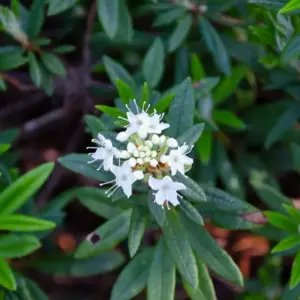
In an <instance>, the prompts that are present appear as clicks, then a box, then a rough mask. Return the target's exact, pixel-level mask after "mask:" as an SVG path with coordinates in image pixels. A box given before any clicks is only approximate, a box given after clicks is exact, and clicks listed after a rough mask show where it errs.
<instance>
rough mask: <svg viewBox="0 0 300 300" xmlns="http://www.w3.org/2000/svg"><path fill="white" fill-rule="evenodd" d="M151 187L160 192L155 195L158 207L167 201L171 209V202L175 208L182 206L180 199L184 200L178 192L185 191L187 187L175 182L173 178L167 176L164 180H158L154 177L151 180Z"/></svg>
mask: <svg viewBox="0 0 300 300" xmlns="http://www.w3.org/2000/svg"><path fill="white" fill-rule="evenodd" d="M149 186H150V187H151V188H152V189H153V190H155V191H158V192H157V193H156V194H155V200H154V202H156V203H157V204H158V205H161V206H163V204H164V203H165V201H166V204H167V207H168V208H169V204H168V203H169V202H170V203H172V204H173V205H174V206H176V205H178V204H180V203H179V201H178V197H180V198H182V197H181V196H180V195H179V194H178V193H177V191H179V190H185V189H186V186H185V185H184V184H183V183H180V182H174V181H173V180H172V178H171V177H169V176H166V177H164V178H163V179H156V178H153V177H152V176H151V177H150V178H149Z"/></svg>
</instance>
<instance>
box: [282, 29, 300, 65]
mask: <svg viewBox="0 0 300 300" xmlns="http://www.w3.org/2000/svg"><path fill="white" fill-rule="evenodd" d="M299 55H300V36H299V35H295V36H294V37H292V38H291V39H290V40H289V42H288V43H287V44H286V45H285V47H284V48H283V50H282V54H281V57H280V58H281V61H282V62H283V63H288V62H290V61H292V60H294V59H297V58H298V57H299Z"/></svg>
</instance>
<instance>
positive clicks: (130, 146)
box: [127, 142, 136, 154]
mask: <svg viewBox="0 0 300 300" xmlns="http://www.w3.org/2000/svg"><path fill="white" fill-rule="evenodd" d="M135 150H136V146H135V144H134V143H131V142H129V143H128V144H127V151H128V152H129V153H131V154H133V152H134V151H135Z"/></svg>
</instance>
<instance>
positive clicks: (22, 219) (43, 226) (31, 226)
mask: <svg viewBox="0 0 300 300" xmlns="http://www.w3.org/2000/svg"><path fill="white" fill-rule="evenodd" d="M54 227H55V223H53V222H50V221H46V220H41V219H38V218H35V217H29V216H25V215H1V216H0V230H9V231H22V232H31V231H44V230H48V229H52V228H54Z"/></svg>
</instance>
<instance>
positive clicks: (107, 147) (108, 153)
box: [87, 133, 120, 171]
mask: <svg viewBox="0 0 300 300" xmlns="http://www.w3.org/2000/svg"><path fill="white" fill-rule="evenodd" d="M92 142H93V143H96V144H97V145H99V147H87V149H96V151H95V152H94V153H90V155H91V156H92V158H93V160H92V161H90V162H89V163H93V162H94V161H96V160H102V161H103V162H102V164H101V165H100V166H99V168H98V170H100V169H101V167H102V165H103V168H104V170H105V171H108V170H110V169H111V167H113V165H114V157H115V158H120V151H119V150H118V149H117V148H115V147H113V145H112V142H111V141H110V140H108V139H106V138H105V137H104V136H103V135H102V134H100V133H99V134H98V140H97V139H92Z"/></svg>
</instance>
